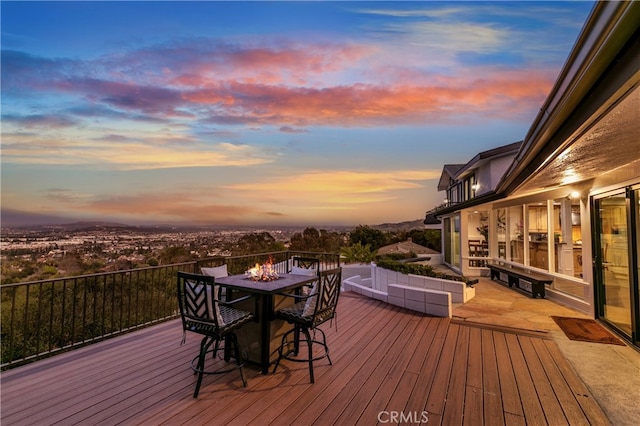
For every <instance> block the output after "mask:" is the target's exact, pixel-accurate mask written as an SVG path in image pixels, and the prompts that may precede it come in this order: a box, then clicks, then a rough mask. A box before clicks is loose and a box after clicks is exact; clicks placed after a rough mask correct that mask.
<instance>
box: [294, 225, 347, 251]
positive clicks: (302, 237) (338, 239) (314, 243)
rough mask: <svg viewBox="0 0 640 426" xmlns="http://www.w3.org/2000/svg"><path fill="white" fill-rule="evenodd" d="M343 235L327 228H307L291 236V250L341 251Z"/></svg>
mask: <svg viewBox="0 0 640 426" xmlns="http://www.w3.org/2000/svg"><path fill="white" fill-rule="evenodd" d="M342 241H343V237H342V235H340V234H339V233H337V232H329V231H327V230H325V229H321V230H320V231H318V230H317V229H316V228H306V229H305V230H304V231H302V233H300V232H296V233H295V234H293V235H292V236H291V244H290V246H289V248H290V249H291V250H299V251H316V252H327V253H336V252H338V251H340V247H341V246H342Z"/></svg>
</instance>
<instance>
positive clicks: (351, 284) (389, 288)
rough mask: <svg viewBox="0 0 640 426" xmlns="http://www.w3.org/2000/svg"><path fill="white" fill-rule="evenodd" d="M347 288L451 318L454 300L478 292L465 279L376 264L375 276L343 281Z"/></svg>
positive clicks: (469, 296)
mask: <svg viewBox="0 0 640 426" xmlns="http://www.w3.org/2000/svg"><path fill="white" fill-rule="evenodd" d="M343 287H344V290H345V291H354V292H356V293H360V294H362V295H364V296H367V297H371V298H374V299H378V300H382V301H384V302H387V303H391V304H393V305H396V306H402V307H403V308H407V309H411V310H414V311H418V312H422V313H425V314H429V315H434V316H441V317H449V318H451V315H452V303H465V302H467V301H468V300H470V299H472V298H473V297H474V296H475V294H476V291H475V289H474V288H473V287H467V285H466V284H465V283H463V282H459V281H450V280H443V279H440V278H432V277H425V276H421V275H411V274H409V275H405V274H401V273H399V272H395V271H389V270H387V269H382V268H378V267H377V266H376V265H375V264H373V263H372V264H371V279H366V280H361V279H360V277H359V276H356V277H352V278H349V279H346V280H345V281H344V282H343Z"/></svg>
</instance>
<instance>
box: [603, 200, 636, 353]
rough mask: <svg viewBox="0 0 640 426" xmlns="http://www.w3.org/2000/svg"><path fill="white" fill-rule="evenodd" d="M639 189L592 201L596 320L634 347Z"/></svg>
mask: <svg viewBox="0 0 640 426" xmlns="http://www.w3.org/2000/svg"><path fill="white" fill-rule="evenodd" d="M639 200H640V189H638V188H633V189H631V188H625V189H622V190H620V191H619V192H614V193H609V194H606V195H604V196H601V197H598V198H596V199H595V200H594V201H595V202H594V219H595V222H594V225H595V235H594V237H595V238H594V242H595V247H594V249H595V251H594V253H595V256H594V257H595V262H594V267H595V270H594V272H595V274H594V277H595V279H596V283H595V284H596V297H597V305H596V306H597V312H598V317H599V318H600V319H602V320H604V321H605V322H607V323H609V324H610V325H611V326H612V327H614V328H616V329H617V330H618V331H619V332H621V333H623V334H624V335H626V336H627V337H628V338H629V339H630V340H632V341H635V342H636V344H637V339H638V337H637V332H638V329H637V327H638V319H637V318H638V304H639V301H640V291H639V290H638V274H639V273H640V270H638V261H637V258H638V252H639V251H640V246H639V244H640V242H639V240H640V231H639V230H638V229H637V228H638V226H637V224H638V218H639V217H640V206H639V205H638V202H639Z"/></svg>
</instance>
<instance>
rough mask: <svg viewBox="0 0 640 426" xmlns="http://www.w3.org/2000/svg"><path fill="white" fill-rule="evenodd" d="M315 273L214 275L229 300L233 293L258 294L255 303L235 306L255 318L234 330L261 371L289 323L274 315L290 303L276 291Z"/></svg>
mask: <svg viewBox="0 0 640 426" xmlns="http://www.w3.org/2000/svg"><path fill="white" fill-rule="evenodd" d="M317 279H318V277H317V276H307V275H295V274H279V276H278V278H277V279H274V280H272V281H254V280H252V279H251V278H250V277H248V276H247V275H231V276H228V277H222V278H216V284H217V285H220V286H223V287H225V288H226V289H227V298H228V299H229V300H231V299H232V298H233V297H235V296H233V293H234V292H237V293H239V294H240V296H242V295H246V294H252V295H254V296H255V297H257V298H258V303H256V304H255V307H254V305H253V302H251V301H245V303H247V305H246V306H236V307H237V308H238V309H244V310H247V311H252V312H253V311H254V310H256V309H257V310H258V312H254V315H255V317H256V318H257V322H253V323H249V324H245V325H244V326H243V327H241V328H240V329H238V330H237V331H236V334H237V336H238V341H239V342H240V345H241V346H242V349H243V350H245V351H246V352H247V355H248V360H249V361H250V362H252V363H256V364H258V365H259V366H260V368H261V369H262V373H263V374H267V373H268V372H269V366H270V365H271V363H273V362H275V361H276V359H277V358H278V347H279V345H280V339H281V338H282V335H283V334H284V333H285V332H286V331H288V329H289V328H290V327H291V326H290V325H288V324H287V323H286V322H285V321H282V320H280V319H277V318H275V316H274V312H275V311H276V309H281V308H283V307H285V306H287V305H290V304H292V303H293V300H292V299H293V298H291V297H283V296H280V295H278V293H291V292H292V291H294V290H297V289H300V288H301V287H302V286H304V285H305V284H309V283H312V282H314V281H316V280H317Z"/></svg>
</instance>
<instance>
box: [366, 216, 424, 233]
mask: <svg viewBox="0 0 640 426" xmlns="http://www.w3.org/2000/svg"><path fill="white" fill-rule="evenodd" d="M371 227H372V228H374V229H379V230H381V231H386V232H390V231H408V230H411V229H416V228H424V219H416V220H409V221H406V222H399V223H382V224H380V225H372V226H371Z"/></svg>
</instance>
